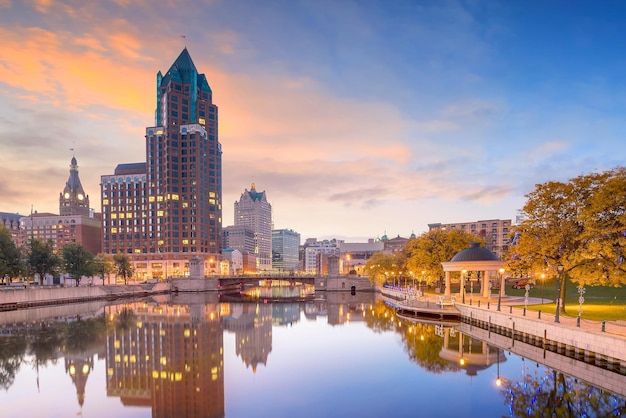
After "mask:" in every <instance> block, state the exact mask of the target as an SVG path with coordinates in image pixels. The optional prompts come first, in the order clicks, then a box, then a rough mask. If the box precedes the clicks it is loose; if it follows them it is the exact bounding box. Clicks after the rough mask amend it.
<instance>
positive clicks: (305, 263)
mask: <svg viewBox="0 0 626 418" xmlns="http://www.w3.org/2000/svg"><path fill="white" fill-rule="evenodd" d="M342 243H343V241H342V240H337V239H334V238H333V239H331V240H322V241H318V240H317V238H307V239H306V241H304V244H303V245H302V246H301V247H300V253H301V255H302V271H304V272H305V273H309V274H328V256H331V255H334V256H336V257H339V246H340V244H342Z"/></svg>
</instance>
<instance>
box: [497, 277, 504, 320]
mask: <svg viewBox="0 0 626 418" xmlns="http://www.w3.org/2000/svg"><path fill="white" fill-rule="evenodd" d="M498 273H500V291H499V292H498V311H500V303H501V302H502V292H504V283H502V277H503V276H504V269H503V268H500V270H498Z"/></svg>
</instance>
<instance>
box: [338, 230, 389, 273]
mask: <svg viewBox="0 0 626 418" xmlns="http://www.w3.org/2000/svg"><path fill="white" fill-rule="evenodd" d="M384 250H385V241H375V240H373V239H371V240H369V241H368V242H349V243H348V242H342V243H341V244H340V245H339V251H340V254H341V258H342V259H343V260H344V272H343V273H344V274H345V273H350V272H352V271H354V273H356V274H363V273H364V272H363V268H364V266H365V263H366V262H367V260H368V259H369V258H370V257H371V256H372V255H373V254H374V253H377V252H381V251H384Z"/></svg>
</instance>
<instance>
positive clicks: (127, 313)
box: [114, 307, 137, 331]
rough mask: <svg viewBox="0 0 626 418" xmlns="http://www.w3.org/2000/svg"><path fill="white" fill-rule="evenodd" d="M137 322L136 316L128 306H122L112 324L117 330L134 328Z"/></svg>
mask: <svg viewBox="0 0 626 418" xmlns="http://www.w3.org/2000/svg"><path fill="white" fill-rule="evenodd" d="M136 323H137V316H136V315H135V312H134V311H133V310H132V309H130V308H126V307H124V308H122V309H121V310H120V311H119V313H118V314H117V316H116V317H115V322H114V326H115V329H117V330H118V331H127V330H129V329H132V328H135V324H136Z"/></svg>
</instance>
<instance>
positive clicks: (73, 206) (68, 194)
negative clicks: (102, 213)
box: [59, 157, 90, 217]
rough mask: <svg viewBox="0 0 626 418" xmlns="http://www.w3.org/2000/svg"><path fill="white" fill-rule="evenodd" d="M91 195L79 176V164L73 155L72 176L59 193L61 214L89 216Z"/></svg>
mask: <svg viewBox="0 0 626 418" xmlns="http://www.w3.org/2000/svg"><path fill="white" fill-rule="evenodd" d="M89 213H90V208H89V196H88V195H87V194H86V193H85V190H84V189H83V186H82V184H81V183H80V178H79V177H78V164H77V162H76V158H75V157H72V162H71V164H70V177H69V178H68V179H67V182H66V183H65V188H64V189H63V191H62V192H61V193H60V194H59V214H60V215H61V216H65V215H83V216H87V217H88V216H89Z"/></svg>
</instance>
